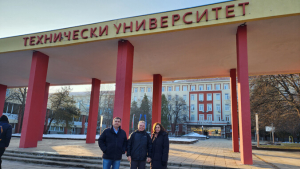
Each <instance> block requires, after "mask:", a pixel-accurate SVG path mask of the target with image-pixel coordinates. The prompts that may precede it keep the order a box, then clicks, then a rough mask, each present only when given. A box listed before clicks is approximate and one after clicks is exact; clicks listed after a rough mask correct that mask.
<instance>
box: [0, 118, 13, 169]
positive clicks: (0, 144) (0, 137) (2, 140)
mask: <svg viewBox="0 0 300 169" xmlns="http://www.w3.org/2000/svg"><path fill="white" fill-rule="evenodd" d="M11 129H12V128H11V125H10V124H9V122H8V118H7V116H5V115H2V116H1V117H0V130H1V134H0V169H1V164H2V160H1V157H2V155H3V153H4V151H5V149H6V148H7V147H8V146H9V143H10V139H11Z"/></svg>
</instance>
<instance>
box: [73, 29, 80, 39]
mask: <svg viewBox="0 0 300 169" xmlns="http://www.w3.org/2000/svg"><path fill="white" fill-rule="evenodd" d="M78 32H79V30H73V38H72V39H73V40H78Z"/></svg>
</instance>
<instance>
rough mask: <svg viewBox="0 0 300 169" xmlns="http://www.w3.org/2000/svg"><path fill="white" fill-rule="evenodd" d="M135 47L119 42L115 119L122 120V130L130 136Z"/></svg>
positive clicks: (125, 41) (122, 41)
mask: <svg viewBox="0 0 300 169" xmlns="http://www.w3.org/2000/svg"><path fill="white" fill-rule="evenodd" d="M133 51H134V47H133V45H132V44H131V43H130V42H129V41H127V40H121V41H119V42H118V58H117V76H116V91H115V103H114V114H113V117H120V118H121V119H122V129H123V130H124V131H125V132H126V134H127V135H128V134H129V123H130V102H131V87H132V71H133Z"/></svg>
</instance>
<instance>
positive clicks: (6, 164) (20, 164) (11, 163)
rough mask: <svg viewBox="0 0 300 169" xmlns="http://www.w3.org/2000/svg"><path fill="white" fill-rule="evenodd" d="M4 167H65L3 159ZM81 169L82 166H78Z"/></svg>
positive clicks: (56, 168) (8, 168)
mask: <svg viewBox="0 0 300 169" xmlns="http://www.w3.org/2000/svg"><path fill="white" fill-rule="evenodd" d="M2 168H3V169H17V168H26V169H29V168H30V169H41V168H43V169H61V168H65V167H59V166H47V165H39V164H30V163H23V162H17V161H7V160H3V161H2ZM67 169H75V168H67ZM76 169H80V168H76Z"/></svg>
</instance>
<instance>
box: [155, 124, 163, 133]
mask: <svg viewBox="0 0 300 169" xmlns="http://www.w3.org/2000/svg"><path fill="white" fill-rule="evenodd" d="M157 125H159V127H160V132H163V131H166V130H165V128H164V126H163V125H162V124H160V123H158V122H156V123H154V124H153V133H155V127H156V126H157Z"/></svg>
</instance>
